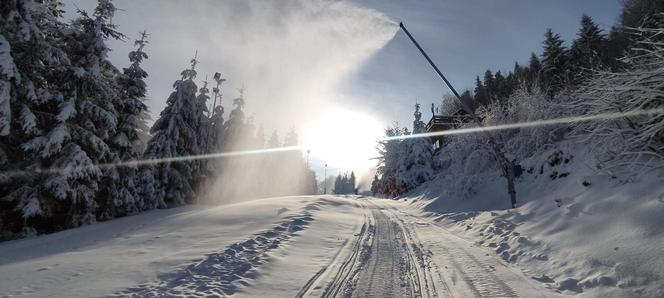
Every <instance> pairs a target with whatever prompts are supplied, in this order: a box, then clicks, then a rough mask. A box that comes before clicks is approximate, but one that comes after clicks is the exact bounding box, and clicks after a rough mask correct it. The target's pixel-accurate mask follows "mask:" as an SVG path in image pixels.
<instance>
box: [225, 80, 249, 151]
mask: <svg viewBox="0 0 664 298" xmlns="http://www.w3.org/2000/svg"><path fill="white" fill-rule="evenodd" d="M239 91H240V96H239V97H237V98H235V99H233V105H234V106H235V108H234V109H233V110H232V111H231V113H230V114H229V115H228V121H226V123H225V124H224V140H225V143H224V149H226V151H234V150H237V149H239V148H242V145H243V144H242V143H243V141H244V140H243V135H244V134H243V133H244V131H245V130H244V124H245V122H244V121H245V119H244V118H245V116H244V106H245V104H246V102H245V100H244V88H242V89H240V90H239Z"/></svg>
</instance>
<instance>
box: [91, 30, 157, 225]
mask: <svg viewBox="0 0 664 298" xmlns="http://www.w3.org/2000/svg"><path fill="white" fill-rule="evenodd" d="M146 38H147V33H146V32H142V33H141V37H140V39H138V40H136V41H135V42H134V45H135V46H136V50H134V51H131V52H130V53H129V61H130V62H131V65H130V66H129V67H128V68H124V69H123V73H122V75H119V76H118V77H117V80H118V85H119V86H120V88H121V99H120V101H118V102H116V105H115V109H116V111H117V112H118V116H119V117H118V126H117V130H116V133H115V136H113V137H112V138H111V142H110V145H111V148H112V150H113V151H114V152H115V153H116V155H115V157H116V158H115V160H114V162H126V161H130V160H137V159H138V158H139V157H140V156H141V153H142V152H141V151H139V148H138V146H137V144H139V143H140V142H141V139H140V138H141V136H140V129H141V125H142V123H143V119H142V117H143V115H144V114H145V113H146V112H147V106H146V105H145V104H144V102H143V101H144V100H145V93H146V85H145V82H144V79H145V78H146V77H147V76H148V74H147V72H145V70H143V69H142V68H141V62H142V61H143V60H144V59H147V58H148V55H147V54H146V53H145V52H144V51H143V49H144V48H145V46H146V45H147V43H148V41H147V39H146ZM108 172H109V173H111V175H107V176H105V177H104V179H103V185H104V186H105V187H103V188H102V190H101V191H100V193H99V195H98V197H99V198H98V202H99V206H98V210H97V217H98V218H99V219H101V220H105V219H111V218H114V217H118V216H124V215H127V214H133V213H137V212H139V211H140V210H141V209H143V208H144V207H143V200H142V197H141V195H140V193H139V191H138V189H139V188H138V184H139V181H138V173H137V167H136V166H126V167H120V168H116V169H111V170H110V171H108Z"/></svg>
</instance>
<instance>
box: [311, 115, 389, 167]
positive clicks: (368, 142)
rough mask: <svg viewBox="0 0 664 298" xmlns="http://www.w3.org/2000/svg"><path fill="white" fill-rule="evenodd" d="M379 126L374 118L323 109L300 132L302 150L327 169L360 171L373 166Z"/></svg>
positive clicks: (380, 127) (380, 135)
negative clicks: (309, 153) (328, 167)
mask: <svg viewBox="0 0 664 298" xmlns="http://www.w3.org/2000/svg"><path fill="white" fill-rule="evenodd" d="M383 130H384V129H383V125H382V124H381V123H380V122H379V121H378V120H376V119H375V118H373V117H371V116H369V115H367V114H366V113H363V112H359V111H352V110H348V109H345V108H333V109H327V110H326V111H325V112H323V113H322V114H321V115H320V116H319V117H316V118H315V120H313V121H312V122H311V123H308V124H307V125H306V126H305V127H304V129H303V135H302V146H303V147H304V148H305V149H308V150H311V155H312V156H313V157H316V158H319V159H321V160H323V162H325V163H327V164H328V165H329V166H330V167H337V168H342V169H346V170H364V169H368V168H370V167H372V166H374V165H375V161H374V160H372V158H374V157H376V156H377V151H376V142H377V141H378V140H380V138H381V137H382V136H383Z"/></svg>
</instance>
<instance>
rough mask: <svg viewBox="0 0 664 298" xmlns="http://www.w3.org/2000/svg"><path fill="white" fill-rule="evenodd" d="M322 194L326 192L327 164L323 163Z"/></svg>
mask: <svg viewBox="0 0 664 298" xmlns="http://www.w3.org/2000/svg"><path fill="white" fill-rule="evenodd" d="M323 194H324V195H326V194H327V164H325V174H324V175H323Z"/></svg>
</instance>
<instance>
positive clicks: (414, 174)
mask: <svg viewBox="0 0 664 298" xmlns="http://www.w3.org/2000/svg"><path fill="white" fill-rule="evenodd" d="M414 116H415V121H413V132H417V133H423V132H424V123H423V122H422V121H421V120H420V118H421V117H422V113H421V112H420V111H419V105H415V113H414ZM400 147H401V153H400V158H399V160H398V161H397V164H398V167H397V173H396V183H397V184H399V185H400V186H401V188H402V189H403V190H404V191H408V190H411V189H413V188H415V187H416V186H418V185H420V184H422V183H424V182H425V181H428V180H430V179H431V177H432V176H433V173H434V171H433V166H432V157H433V146H432V145H431V141H430V140H429V138H427V137H424V138H419V137H415V138H407V139H404V140H402V141H401V144H400Z"/></svg>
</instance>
